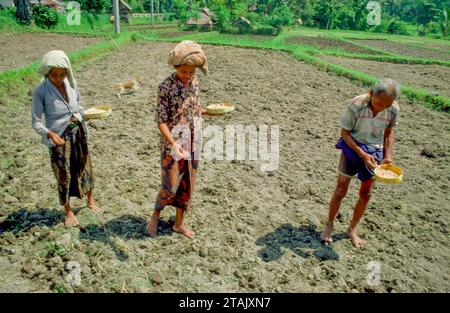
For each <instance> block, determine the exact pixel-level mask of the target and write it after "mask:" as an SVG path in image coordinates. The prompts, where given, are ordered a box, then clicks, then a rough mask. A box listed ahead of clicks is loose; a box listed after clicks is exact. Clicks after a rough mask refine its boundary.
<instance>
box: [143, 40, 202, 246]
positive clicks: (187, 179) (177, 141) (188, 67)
mask: <svg viewBox="0 0 450 313" xmlns="http://www.w3.org/2000/svg"><path fill="white" fill-rule="evenodd" d="M168 64H169V65H172V66H173V67H174V69H175V73H173V74H172V75H170V76H169V77H167V78H166V79H165V80H164V81H163V82H162V83H161V84H160V85H159V88H158V96H157V101H156V114H155V122H157V123H158V128H159V131H160V133H161V142H160V148H161V178H162V187H161V190H160V191H159V193H158V195H157V198H156V203H155V207H154V211H153V215H152V217H151V220H150V222H149V223H148V225H147V232H148V234H149V235H151V236H154V235H156V232H157V226H158V221H159V216H160V213H161V211H162V209H164V207H165V206H166V205H172V206H174V207H175V208H176V217H175V224H174V225H173V231H175V232H178V233H181V234H183V235H184V236H186V237H188V238H192V237H193V236H194V232H193V231H192V230H190V229H189V228H188V227H187V226H186V224H185V223H184V218H185V213H186V211H187V210H188V209H189V208H190V199H191V197H192V192H193V188H194V185H195V181H196V174H197V168H198V164H199V160H198V158H199V156H198V149H199V148H201V115H208V114H207V111H206V110H203V109H202V108H201V106H200V101H199V82H198V80H197V77H196V76H195V70H196V69H197V68H198V69H200V70H201V71H202V72H203V73H204V74H205V75H206V74H207V72H208V63H207V58H206V55H205V53H204V52H203V50H202V48H201V46H200V45H199V44H197V43H195V42H193V41H188V40H185V41H182V42H181V43H179V44H178V45H177V46H176V47H175V48H174V49H173V50H172V51H170V53H169V57H168Z"/></svg>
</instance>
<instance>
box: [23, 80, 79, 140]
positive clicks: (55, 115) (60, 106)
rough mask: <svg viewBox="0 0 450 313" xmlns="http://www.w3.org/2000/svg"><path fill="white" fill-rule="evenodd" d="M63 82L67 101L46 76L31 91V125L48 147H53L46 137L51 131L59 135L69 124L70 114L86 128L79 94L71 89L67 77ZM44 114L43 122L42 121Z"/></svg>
mask: <svg viewBox="0 0 450 313" xmlns="http://www.w3.org/2000/svg"><path fill="white" fill-rule="evenodd" d="M63 84H64V85H65V87H66V91H67V96H68V99H69V102H67V101H66V100H65V99H64V97H63V96H62V95H61V94H60V92H59V91H58V89H56V87H55V85H53V83H52V82H51V81H50V80H49V79H48V78H46V79H45V80H44V82H42V84H40V85H39V86H38V87H37V88H36V89H35V90H34V92H33V100H32V107H31V126H32V128H33V129H34V130H35V131H36V132H37V133H38V134H39V135H41V137H42V140H41V142H42V143H43V144H44V145H47V146H49V147H54V146H55V145H54V144H53V142H52V141H51V140H50V139H49V138H48V137H47V133H48V132H49V131H52V132H54V133H56V134H58V135H59V136H61V135H62V133H63V132H64V130H65V129H66V128H67V127H68V126H69V124H70V119H71V117H72V116H74V117H75V118H77V119H78V120H79V121H80V122H81V123H82V124H83V127H84V128H85V129H86V130H87V127H86V125H85V121H84V119H83V114H84V109H83V107H82V106H81V104H80V94H79V92H78V90H75V89H73V88H72V87H71V86H70V84H69V81H68V80H67V78H66V79H65V80H64V82H63ZM42 114H44V116H45V124H44V123H43V121H42Z"/></svg>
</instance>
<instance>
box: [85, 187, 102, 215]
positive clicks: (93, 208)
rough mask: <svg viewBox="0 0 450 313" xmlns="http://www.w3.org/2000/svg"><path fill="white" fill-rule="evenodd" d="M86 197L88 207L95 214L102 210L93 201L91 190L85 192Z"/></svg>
mask: <svg viewBox="0 0 450 313" xmlns="http://www.w3.org/2000/svg"><path fill="white" fill-rule="evenodd" d="M87 198H88V201H87V205H88V207H89V209H91V211H92V213H95V214H98V213H101V212H102V210H100V208H99V207H98V206H97V203H95V200H94V195H93V194H92V192H89V193H88V194H87Z"/></svg>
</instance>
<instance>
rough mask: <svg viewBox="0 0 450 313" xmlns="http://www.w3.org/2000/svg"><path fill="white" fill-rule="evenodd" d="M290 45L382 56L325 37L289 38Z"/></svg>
mask: <svg viewBox="0 0 450 313" xmlns="http://www.w3.org/2000/svg"><path fill="white" fill-rule="evenodd" d="M286 42H287V43H288V44H297V45H308V46H313V47H315V48H318V49H322V50H327V49H329V50H335V49H341V50H344V51H345V52H348V53H363V54H380V53H378V52H376V51H372V50H369V49H366V48H363V47H359V46H357V45H354V44H351V43H347V42H344V41H341V40H338V39H333V38H324V37H303V36H302V37H300V36H297V37H289V38H288V39H287V41H286Z"/></svg>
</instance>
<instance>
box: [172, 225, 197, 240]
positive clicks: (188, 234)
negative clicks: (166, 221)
mask: <svg viewBox="0 0 450 313" xmlns="http://www.w3.org/2000/svg"><path fill="white" fill-rule="evenodd" d="M172 229H173V231H174V232H176V233H180V234H183V235H185V236H186V237H188V238H192V237H194V236H195V233H194V232H193V231H192V230H190V229H189V228H188V227H187V226H186V224H181V225H179V226H177V225H173V227H172Z"/></svg>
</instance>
